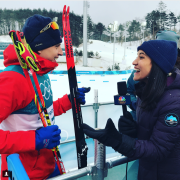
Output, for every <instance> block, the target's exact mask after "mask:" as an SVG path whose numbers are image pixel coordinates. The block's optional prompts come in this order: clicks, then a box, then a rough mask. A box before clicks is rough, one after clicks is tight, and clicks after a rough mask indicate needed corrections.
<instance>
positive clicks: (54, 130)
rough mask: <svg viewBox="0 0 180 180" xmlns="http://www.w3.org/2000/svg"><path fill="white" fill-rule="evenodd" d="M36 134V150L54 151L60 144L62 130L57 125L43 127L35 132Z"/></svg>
mask: <svg viewBox="0 0 180 180" xmlns="http://www.w3.org/2000/svg"><path fill="white" fill-rule="evenodd" d="M35 133H36V150H38V151H39V150H40V149H44V148H46V149H52V148H54V147H56V146H58V145H59V144H60V139H61V137H60V133H61V130H60V129H59V127H58V126H57V125H52V126H47V127H42V128H40V129H38V130H36V131H35Z"/></svg>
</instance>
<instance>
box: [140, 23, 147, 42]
mask: <svg viewBox="0 0 180 180" xmlns="http://www.w3.org/2000/svg"><path fill="white" fill-rule="evenodd" d="M145 27H146V21H143V22H142V23H141V29H142V32H143V42H144V31H145Z"/></svg>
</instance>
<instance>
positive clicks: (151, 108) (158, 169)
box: [83, 40, 180, 180]
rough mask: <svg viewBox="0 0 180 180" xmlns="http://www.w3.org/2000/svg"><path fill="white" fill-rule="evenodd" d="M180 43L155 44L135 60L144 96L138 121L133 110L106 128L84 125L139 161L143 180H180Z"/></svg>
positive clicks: (147, 45) (139, 93) (144, 47)
mask: <svg viewBox="0 0 180 180" xmlns="http://www.w3.org/2000/svg"><path fill="white" fill-rule="evenodd" d="M176 59H177V44H176V43H175V42H172V41H166V40H151V41H147V42H144V43H143V44H142V45H141V46H139V47H138V56H137V58H136V59H135V60H134V61H133V65H134V69H135V70H136V72H135V73H134V80H135V81H139V83H137V84H136V85H135V88H136V93H137V96H138V99H137V104H136V112H137V123H136V122H135V121H133V118H132V116H131V114H130V113H129V112H127V113H126V114H125V116H121V117H120V119H119V126H118V127H119V131H120V132H121V133H120V132H118V131H117V130H116V128H115V126H114V124H113V122H112V120H111V119H108V121H107V124H106V127H105V129H102V130H98V131H96V130H94V129H93V128H91V127H89V126H88V125H86V124H84V125H83V128H84V132H85V134H87V135H88V136H89V137H92V138H94V139H97V140H99V141H100V142H101V143H103V144H105V145H106V146H111V147H112V148H113V149H114V150H115V151H118V152H119V153H122V154H123V155H125V156H127V157H128V158H133V159H139V171H138V180H172V179H173V180H179V179H180V171H179V169H180V161H179V158H180V123H179V117H180V71H179V70H178V69H176V68H174V65H175V63H176Z"/></svg>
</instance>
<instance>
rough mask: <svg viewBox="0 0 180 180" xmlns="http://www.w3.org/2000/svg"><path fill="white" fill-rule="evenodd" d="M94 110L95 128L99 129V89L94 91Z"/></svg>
mask: <svg viewBox="0 0 180 180" xmlns="http://www.w3.org/2000/svg"><path fill="white" fill-rule="evenodd" d="M93 109H94V128H97V126H98V109H99V103H98V90H97V89H95V90H94V103H93Z"/></svg>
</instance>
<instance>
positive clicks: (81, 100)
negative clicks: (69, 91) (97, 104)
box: [76, 87, 91, 105]
mask: <svg viewBox="0 0 180 180" xmlns="http://www.w3.org/2000/svg"><path fill="white" fill-rule="evenodd" d="M90 89H91V88H90V87H88V88H85V87H83V88H78V91H77V92H76V97H77V100H78V102H79V103H80V104H82V105H84V104H85V103H86V100H85V93H87V92H89V91H90Z"/></svg>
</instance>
